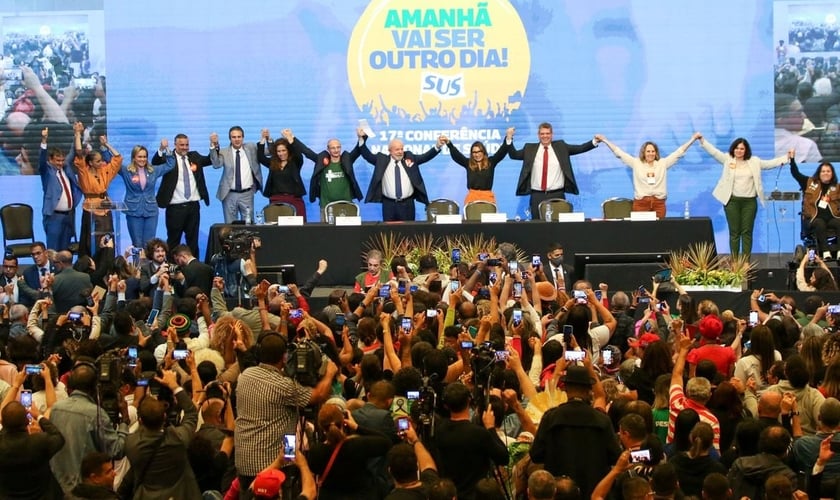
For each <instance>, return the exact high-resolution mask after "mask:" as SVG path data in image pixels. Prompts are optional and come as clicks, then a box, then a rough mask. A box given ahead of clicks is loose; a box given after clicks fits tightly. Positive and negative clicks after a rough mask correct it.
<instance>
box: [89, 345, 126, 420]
mask: <svg viewBox="0 0 840 500" xmlns="http://www.w3.org/2000/svg"><path fill="white" fill-rule="evenodd" d="M96 372H97V374H98V375H97V378H96V390H97V393H98V399H99V406H100V407H101V408H102V409H103V410H104V411H105V413H106V414H107V415H108V418H110V419H111V423H113V424H114V425H115V426H116V425H118V424H119V423H120V386H122V373H123V358H122V356H121V355H120V352H119V350H118V349H115V350H111V351H108V352H106V353H104V354H102V355H101V356H99V358H97V360H96Z"/></svg>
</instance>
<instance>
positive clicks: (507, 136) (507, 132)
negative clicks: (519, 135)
mask: <svg viewBox="0 0 840 500" xmlns="http://www.w3.org/2000/svg"><path fill="white" fill-rule="evenodd" d="M515 133H516V128H515V127H509V128H508V129H507V130H505V140H508V141H512V140H513V134H515Z"/></svg>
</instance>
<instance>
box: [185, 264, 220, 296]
mask: <svg viewBox="0 0 840 500" xmlns="http://www.w3.org/2000/svg"><path fill="white" fill-rule="evenodd" d="M181 272H183V273H184V289H185V290H186V289H187V288H189V287H191V286H197V287H199V288H201V290H202V291H203V292H204V293H205V294H207V297H210V289H211V288H213V268H212V267H210V266H208V265H207V264H205V263H204V262H201V261H200V260H198V259H193V260H192V261H191V262H190V263H189V264H187V265H186V266H184V268H183V269H181ZM182 295H183V294H182Z"/></svg>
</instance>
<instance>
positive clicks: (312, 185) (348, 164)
mask: <svg viewBox="0 0 840 500" xmlns="http://www.w3.org/2000/svg"><path fill="white" fill-rule="evenodd" d="M292 150H294V152H295V154H297V153H302V154H303V155H304V156H306V157H307V158H309V159H310V160H312V161H313V162H315V168H314V169H313V170H312V179H311V180H310V181H309V201H315V200H316V199H317V198H319V197H320V196H321V173H322V172H323V171H324V169H326V168H327V165H329V164H330V161H331V160H330V154H329V152H327V151H326V150H325V151H321V152H320V153H318V154H315V152H314V151H312V150H311V149H309V148H308V147H306V144H304V143H303V142H301V140H300V139H298V138H297V137H295V142H293V143H292ZM359 154H361V151H360V149H359V143H358V141H357V142H356V147H354V148H353V151H350V152H349V153H348V152H347V151H342V152H341V158H340V159H339V162H340V163H341V170H343V171H344V175H345V176H346V177H347V180H348V181H349V182H350V191H351V192H352V193H353V198H354V199H356V200H361V199H362V190H361V189H360V188H359V183H358V182H357V181H356V173H355V172H354V171H353V162H355V161H356V158H358V157H359Z"/></svg>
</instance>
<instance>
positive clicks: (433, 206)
mask: <svg viewBox="0 0 840 500" xmlns="http://www.w3.org/2000/svg"><path fill="white" fill-rule="evenodd" d="M460 212H461V208H460V207H459V206H458V204H457V203H455V202H454V201H452V200H447V199H446V198H438V199H436V200H432V201H430V202H429V204H428V205H426V220H427V221H429V222H434V221H435V217H437V216H438V215H450V214H457V213H460Z"/></svg>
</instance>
